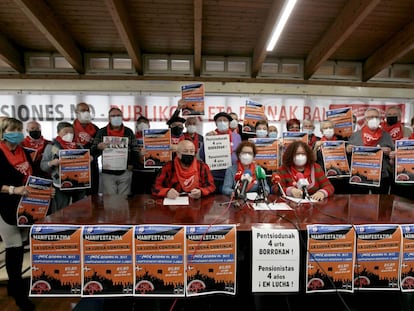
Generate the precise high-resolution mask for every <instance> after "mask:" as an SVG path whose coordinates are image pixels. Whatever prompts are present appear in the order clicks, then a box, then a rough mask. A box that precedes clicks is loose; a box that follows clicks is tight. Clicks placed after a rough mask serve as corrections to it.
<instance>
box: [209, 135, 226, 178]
mask: <svg viewBox="0 0 414 311" xmlns="http://www.w3.org/2000/svg"><path fill="white" fill-rule="evenodd" d="M204 151H205V162H206V164H207V165H208V166H209V167H210V170H212V171H215V170H224V169H226V168H228V167H229V166H231V145H230V135H228V134H223V135H206V136H204Z"/></svg>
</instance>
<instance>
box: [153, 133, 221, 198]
mask: <svg viewBox="0 0 414 311" xmlns="http://www.w3.org/2000/svg"><path fill="white" fill-rule="evenodd" d="M215 189H216V187H215V185H214V179H213V176H212V175H211V172H210V168H209V167H208V165H207V164H205V163H204V162H202V161H200V160H197V159H196V158H195V146H194V144H193V143H192V142H191V141H189V140H183V141H180V142H179V143H178V145H177V156H176V157H175V158H174V159H173V160H172V161H169V162H167V163H166V164H165V165H164V166H163V168H162V169H161V171H160V173H159V175H158V176H157V179H156V180H155V184H154V187H153V190H152V194H153V195H154V196H156V197H162V198H164V197H167V198H169V199H176V198H177V197H178V196H180V195H188V196H189V197H190V198H192V199H199V198H201V197H204V196H207V195H209V194H211V193H213V192H214V191H215Z"/></svg>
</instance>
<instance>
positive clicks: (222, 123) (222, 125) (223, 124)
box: [216, 121, 229, 132]
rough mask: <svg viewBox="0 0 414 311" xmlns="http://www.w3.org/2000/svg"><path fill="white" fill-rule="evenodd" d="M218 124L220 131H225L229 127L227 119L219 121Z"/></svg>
mask: <svg viewBox="0 0 414 311" xmlns="http://www.w3.org/2000/svg"><path fill="white" fill-rule="evenodd" d="M216 125H217V129H218V130H219V131H220V132H225V131H227V130H228V129H229V122H226V121H218V122H217V124H216Z"/></svg>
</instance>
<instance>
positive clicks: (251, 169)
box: [237, 160, 256, 192]
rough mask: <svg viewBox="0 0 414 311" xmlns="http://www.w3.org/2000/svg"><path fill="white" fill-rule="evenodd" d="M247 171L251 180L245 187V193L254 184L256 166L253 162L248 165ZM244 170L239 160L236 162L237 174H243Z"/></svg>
mask: <svg viewBox="0 0 414 311" xmlns="http://www.w3.org/2000/svg"><path fill="white" fill-rule="evenodd" d="M248 169H249V170H250V172H251V173H252V180H251V182H249V184H248V185H247V188H246V191H247V192H248V191H249V190H250V189H251V188H252V187H253V185H254V184H256V174H255V172H256V164H254V163H253V162H252V163H250V164H249V168H248ZM245 170H246V169H245V168H244V166H243V164H241V162H240V161H239V160H237V171H238V172H243V174H244V171H245Z"/></svg>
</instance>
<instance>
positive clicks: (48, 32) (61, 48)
mask: <svg viewBox="0 0 414 311" xmlns="http://www.w3.org/2000/svg"><path fill="white" fill-rule="evenodd" d="M14 2H15V3H16V4H17V6H18V7H19V8H20V9H21V10H22V11H23V12H24V14H26V16H27V17H28V18H29V19H30V21H31V22H32V23H33V24H34V25H35V27H36V28H38V29H39V30H40V32H41V33H42V34H43V35H44V36H45V37H46V38H47V39H48V40H49V42H50V43H51V44H52V45H53V46H54V47H55V48H56V50H57V51H58V52H59V53H60V54H62V55H63V57H65V58H66V60H67V61H68V62H69V64H71V65H72V67H73V68H74V69H75V70H76V71H77V72H78V73H84V72H85V69H84V66H83V57H82V53H81V51H80V50H79V48H78V47H77V46H76V44H75V41H74V40H73V39H72V37H70V36H69V35H68V32H67V31H66V30H65V29H64V28H63V27H62V25H61V24H60V23H59V22H58V20H57V19H56V17H55V15H54V14H53V12H52V10H51V9H50V8H49V7H48V6H47V5H46V3H45V2H44V1H40V0H14Z"/></svg>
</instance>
